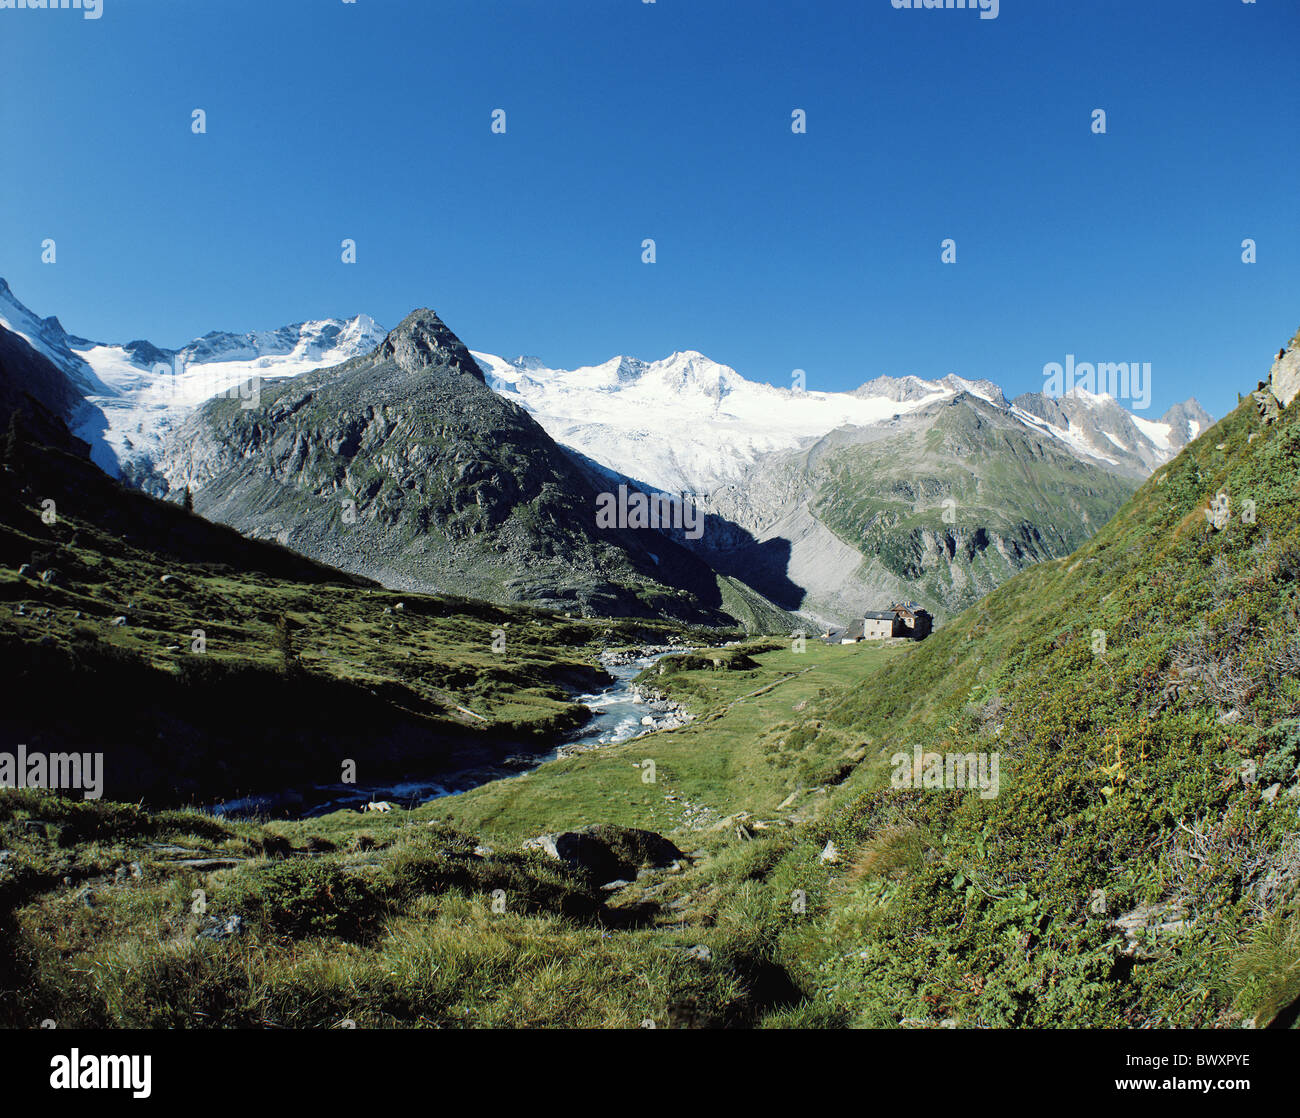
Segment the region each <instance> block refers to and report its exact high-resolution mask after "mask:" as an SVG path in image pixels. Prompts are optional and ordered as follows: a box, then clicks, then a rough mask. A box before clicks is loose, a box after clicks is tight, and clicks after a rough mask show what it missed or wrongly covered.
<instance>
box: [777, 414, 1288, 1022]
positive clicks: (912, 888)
mask: <svg viewBox="0 0 1300 1118" xmlns="http://www.w3.org/2000/svg"><path fill="white" fill-rule="evenodd" d="M1292 412H1294V409H1292ZM1297 478H1300V423H1297V417H1296V415H1295V414H1288V415H1286V416H1285V418H1284V419H1283V421H1282V422H1281V423H1280V424H1279V425H1278V426H1277V427H1274V428H1271V429H1267V430H1265V429H1262V428H1261V427H1260V426H1259V424H1258V422H1257V419H1256V417H1255V414H1254V411H1253V409H1252V408H1251V407H1250V406H1249V404H1247V405H1244V406H1242V407H1241V408H1239V409H1238V410H1237V411H1236V412H1235V413H1234V414H1232V415H1231V416H1229V417H1227V418H1226V419H1225V420H1224V421H1223V422H1221V423H1219V424H1218V425H1216V426H1215V427H1214V428H1213V429H1212V430H1211V431H1209V432H1207V433H1206V434H1204V435H1203V436H1201V438H1199V439H1198V440H1197V441H1196V442H1195V443H1194V444H1193V445H1192V446H1190V447H1189V448H1188V449H1187V450H1186V451H1185V452H1184V453H1183V454H1181V455H1180V456H1179V457H1178V458H1177V459H1176V460H1175V461H1174V462H1173V463H1171V464H1170V465H1168V466H1167V467H1165V468H1163V469H1162V470H1160V471H1159V472H1157V474H1156V475H1155V476H1154V477H1153V478H1152V479H1151V480H1150V481H1149V482H1148V483H1147V484H1146V485H1144V486H1143V487H1142V489H1141V490H1140V491H1139V492H1138V493H1137V494H1136V496H1135V497H1134V498H1133V500H1132V501H1131V502H1130V503H1129V504H1128V505H1127V506H1126V507H1125V508H1124V509H1123V510H1122V511H1121V513H1120V514H1119V515H1118V516H1116V518H1115V519H1114V520H1113V521H1111V522H1110V523H1109V524H1108V525H1107V526H1106V527H1105V528H1104V529H1102V531H1101V532H1099V533H1098V535H1097V536H1096V537H1095V538H1094V539H1092V540H1091V541H1090V542H1089V543H1087V544H1085V545H1084V546H1083V547H1082V548H1080V549H1079V550H1078V551H1077V552H1076V553H1075V554H1074V555H1072V556H1070V558H1069V559H1067V560H1060V561H1056V562H1052V563H1046V564H1043V565H1041V566H1038V567H1035V568H1033V569H1031V570H1028V571H1026V572H1024V573H1023V574H1021V575H1019V576H1018V577H1017V578H1015V579H1013V580H1012V581H1011V582H1009V583H1008V584H1007V585H1006V586H1004V587H1002V588H1000V589H999V590H997V591H995V592H994V593H992V594H990V595H989V596H988V597H986V598H985V599H983V600H982V601H981V602H980V603H979V605H978V606H976V607H974V608H972V609H970V610H968V611H967V612H966V613H964V614H962V615H961V616H960V617H958V618H957V619H956V620H955V621H953V622H952V623H951V624H949V625H947V626H945V627H944V628H943V629H941V630H940V631H939V632H938V633H937V634H936V635H935V636H934V637H932V638H931V639H930V640H928V641H926V642H925V643H924V644H923V645H922V646H920V647H919V648H917V649H916V650H915V652H914V653H913V654H912V655H910V656H908V657H907V658H906V659H901V660H899V661H898V662H896V663H891V664H888V665H885V666H884V667H883V668H882V669H881V670H880V671H879V672H878V673H876V674H875V675H874V676H873V678H872V679H871V681H870V686H869V687H864V688H857V689H851V690H847V691H845V692H843V693H841V694H840V695H838V696H836V697H835V698H833V699H830V700H829V701H827V702H824V703H822V704H820V705H819V707H818V709H817V711H816V716H817V717H818V718H819V719H820V720H822V722H823V724H824V726H825V731H824V732H830V733H834V734H836V735H842V734H846V733H847V734H851V735H857V736H858V737H859V738H860V740H862V741H863V742H866V743H870V745H871V754H870V756H869V758H868V759H867V761H866V762H864V764H863V765H862V766H860V767H859V769H858V770H857V772H855V773H854V775H853V777H852V778H851V780H850V781H849V782H847V784H846V787H845V788H843V789H842V790H840V792H839V793H838V794H837V800H836V808H835V810H834V811H833V812H832V813H830V814H828V815H827V816H826V817H824V818H823V819H822V820H821V821H819V822H818V823H817V824H816V825H815V826H813V827H811V828H810V829H809V830H808V831H807V832H806V833H804V834H802V835H800V836H799V837H798V839H797V840H796V841H794V842H792V843H791V845H790V846H789V848H788V849H787V850H785V851H783V853H782V855H781V858H780V860H779V861H778V863H777V866H776V868H775V869H774V870H773V871H772V873H771V874H770V875H767V877H766V878H765V881H764V885H765V890H766V898H767V906H766V908H765V909H764V910H763V911H764V912H765V918H766V921H767V924H768V927H769V929H770V930H769V935H770V937H771V942H772V944H773V950H774V951H776V952H777V954H778V955H779V956H780V957H781V958H782V959H783V960H784V962H785V963H786V965H787V966H788V967H789V968H790V969H791V971H792V973H793V974H794V976H795V979H796V981H798V982H799V983H800V985H801V986H802V988H803V989H804V991H805V993H806V994H807V996H808V1003H807V1004H808V1006H809V1007H810V1012H811V1011H812V1010H813V1009H815V1012H816V1014H818V1015H821V1016H823V1017H825V1018H826V1019H831V1020H835V1021H839V1022H843V1023H847V1024H859V1025H891V1024H897V1023H899V1022H900V1021H915V1022H920V1023H931V1024H933V1023H938V1022H941V1021H944V1020H952V1021H956V1022H958V1023H960V1024H964V1025H975V1024H985V1025H1038V1026H1043V1025H1085V1026H1125V1025H1149V1026H1166V1027H1167V1026H1206V1025H1230V1024H1234V1023H1241V1022H1255V1023H1257V1024H1261V1025H1262V1024H1266V1023H1268V1022H1269V1021H1270V1020H1273V1019H1274V1018H1275V1017H1279V1016H1280V1017H1281V1022H1282V1023H1290V1022H1291V1021H1292V1020H1293V1018H1294V1015H1295V1004H1296V999H1297V998H1298V997H1300V916H1298V915H1297V907H1296V906H1297V885H1298V884H1300V841H1297V837H1296V836H1297V830H1298V828H1297V807H1298V806H1300V805H1298V803H1297V790H1296V777H1297V773H1296V769H1297V763H1298V762H1300V723H1298V722H1297V720H1296V715H1297V713H1300V682H1298V679H1297V677H1298V676H1300V670H1298V669H1300V635H1298V629H1297V577H1298V576H1300V515H1297V514H1298V513H1300V508H1298V507H1297ZM1220 492H1223V493H1226V494H1228V495H1229V499H1230V506H1229V507H1230V510H1231V519H1230V520H1229V521H1228V522H1227V523H1226V524H1225V525H1224V527H1223V528H1222V530H1218V531H1216V530H1212V529H1211V528H1210V526H1209V525H1208V524H1207V521H1206V517H1205V515H1204V512H1205V510H1206V508H1207V506H1208V505H1209V503H1210V501H1211V499H1212V498H1214V497H1215V495H1217V494H1219V493H1220ZM1247 501H1253V502H1254V520H1253V523H1251V522H1249V521H1250V516H1249V506H1248V505H1247V504H1246V502H1247ZM1243 513H1246V517H1245V519H1243V515H1242V514H1243ZM1100 633H1104V636H1105V645H1104V651H1102V650H1101V644H1100V641H1099V639H1098V638H1099V634H1100ZM917 744H919V745H920V746H921V747H922V748H923V749H927V750H936V751H942V752H945V753H946V752H949V751H959V752H962V753H965V752H968V751H984V752H992V751H997V752H999V753H1000V756H1001V794H1000V795H999V796H997V797H996V798H994V799H981V798H979V797H978V796H976V795H972V794H965V793H960V792H948V791H941V790H926V789H922V790H919V791H913V790H908V789H903V790H897V789H893V788H891V787H890V786H889V780H890V775H891V771H892V770H891V763H890V757H891V755H892V754H893V753H894V752H895V751H896V750H903V751H906V752H910V751H911V750H912V748H913V746H914V745H917ZM1252 767H1253V779H1251V778H1252ZM828 841H829V842H834V844H835V846H836V847H837V848H838V850H840V851H842V852H843V858H842V860H841V861H840V862H838V863H837V864H836V866H835V867H834V868H832V869H831V870H830V871H829V872H828V871H826V870H824V869H822V868H820V867H818V866H817V862H816V857H817V853H818V852H819V851H820V850H822V849H823V848H824V846H825V844H826V843H827V842H828ZM793 887H801V888H806V889H807V890H808V892H809V897H810V900H809V908H810V914H809V918H807V919H803V918H794V917H793V916H791V915H790V914H788V913H785V912H783V911H782V908H783V906H782V904H781V902H782V900H783V898H784V896H785V895H786V894H787V892H788V889H790V888H793ZM784 907H788V906H784ZM1288 1007H1289V1009H1288Z"/></svg>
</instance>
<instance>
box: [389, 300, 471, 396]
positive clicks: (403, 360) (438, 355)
mask: <svg viewBox="0 0 1300 1118" xmlns="http://www.w3.org/2000/svg"><path fill="white" fill-rule="evenodd" d="M375 358H376V359H377V360H379V361H392V362H393V363H394V364H396V365H397V366H398V368H400V369H402V370H403V371H404V372H408V373H415V372H419V371H420V370H421V369H427V368H431V367H436V366H439V365H451V366H453V367H455V368H458V369H459V370H460V371H461V372H463V373H468V374H469V375H470V376H472V377H474V378H475V379H477V380H480V381H483V382H484V383H487V382H486V381H485V380H484V377H483V371H482V370H481V369H480V368H479V367H478V363H477V362H476V361H475V360H474V358H473V357H471V356H470V353H469V350H468V349H466V348H465V344H464V342H462V341H461V340H460V339H459V338H458V337H456V335H455V334H453V333H452V332H451V331H450V330H449V329H448V328H447V326H446V324H445V323H444V322H443V321H442V319H440V318H439V317H438V316H437V315H436V314H434V313H433V311H431V310H429V308H428V307H421V308H420V309H419V310H414V311H412V312H411V313H410V314H408V315H407V316H406V317H405V318H404V319H402V321H401V322H400V323H399V324H398V325H397V326H396V327H394V328H393V329H392V330H390V331H389V332H388V336H387V337H386V338H384V340H383V342H381V343H380V345H379V347H378V348H377V349H376V350H375Z"/></svg>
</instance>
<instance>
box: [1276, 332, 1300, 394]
mask: <svg viewBox="0 0 1300 1118" xmlns="http://www.w3.org/2000/svg"><path fill="white" fill-rule="evenodd" d="M1268 379H1269V383H1270V385H1272V389H1273V395H1274V396H1276V397H1277V401H1278V403H1279V404H1281V405H1282V406H1283V407H1284V408H1288V407H1290V406H1291V402H1292V401H1293V400H1294V399H1295V398H1296V395H1297V394H1300V334H1297V335H1296V336H1295V337H1294V338H1292V339H1291V344H1290V346H1289V347H1287V348H1285V349H1284V350H1283V351H1282V352H1281V353H1280V354H1279V355H1278V358H1277V360H1276V361H1274V362H1273V368H1272V370H1270V372H1269V375H1268Z"/></svg>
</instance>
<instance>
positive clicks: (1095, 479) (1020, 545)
mask: <svg viewBox="0 0 1300 1118" xmlns="http://www.w3.org/2000/svg"><path fill="white" fill-rule="evenodd" d="M1049 443H1050V440H1048V439H1047V438H1046V437H1045V436H1044V437H1042V438H1035V437H1033V436H1031V435H1030V434H1029V433H1027V432H1026V431H1025V430H1024V429H1023V428H1021V427H1020V426H1019V425H1017V424H1014V423H1011V422H1009V421H1008V420H1006V419H1005V417H1003V416H1001V415H999V414H998V413H997V412H995V411H994V410H993V409H991V408H984V407H982V406H981V405H980V404H977V403H971V404H970V405H969V406H966V407H956V406H947V407H943V408H941V409H940V410H939V413H938V415H937V416H936V417H935V418H934V420H933V422H932V423H931V425H930V426H929V428H928V429H926V430H925V431H924V432H923V433H922V432H921V431H918V430H910V431H907V432H906V433H904V434H900V435H895V436H891V437H886V438H874V439H871V440H869V441H866V442H862V443H859V444H856V445H854V444H850V445H846V446H842V447H839V448H838V449H833V450H830V451H828V452H827V454H826V456H825V458H824V459H823V460H822V462H821V463H820V465H819V471H818V487H817V492H816V496H815V499H814V503H813V511H814V512H815V513H816V515H817V516H818V518H819V519H821V520H822V522H823V523H825V524H826V526H827V527H829V528H830V529H831V530H832V531H833V532H834V533H835V534H836V535H837V536H839V537H840V539H842V540H844V541H845V542H846V543H848V544H850V545H851V546H853V547H854V548H856V549H858V550H859V551H861V552H862V554H863V555H864V556H866V557H867V559H868V562H871V563H878V564H879V565H880V567H881V568H883V569H884V570H885V571H887V572H888V573H889V574H891V575H894V576H896V577H897V578H899V579H902V580H903V582H904V583H906V584H907V585H908V586H910V587H911V588H912V591H911V594H910V596H912V597H915V598H917V599H918V600H920V601H923V602H925V603H926V604H927V605H929V606H930V607H931V608H932V609H934V610H937V611H938V614H939V615H940V616H945V615H947V614H949V613H955V612H958V611H960V610H961V609H963V608H965V607H966V606H968V605H970V604H971V603H972V602H974V601H976V600H977V599H979V598H980V597H981V596H982V595H983V594H985V593H987V592H988V591H989V590H991V589H993V588H994V587H996V586H999V585H1001V584H1002V583H1003V582H1005V581H1006V580H1007V579H1009V578H1010V577H1012V576H1013V575H1015V574H1016V573H1017V572H1018V571H1021V570H1023V569H1024V568H1025V567H1027V566H1030V565H1031V564H1034V563H1037V562H1041V561H1043V560H1044V559H1051V558H1054V557H1056V556H1060V555H1064V554H1068V553H1069V552H1070V551H1072V550H1074V548H1076V547H1078V546H1079V545H1080V544H1081V543H1083V542H1084V541H1085V540H1086V539H1088V537H1089V536H1091V535H1092V534H1093V533H1094V532H1095V531H1096V530H1097V529H1098V528H1099V527H1101V525H1103V524H1104V523H1105V522H1106V521H1107V520H1109V519H1110V517H1111V516H1112V515H1113V514H1114V512H1115V511H1116V510H1117V509H1118V508H1119V507H1120V506H1121V505H1122V504H1123V503H1124V501H1125V500H1126V499H1127V497H1128V496H1129V495H1130V494H1131V493H1132V491H1133V489H1134V487H1135V486H1134V483H1133V482H1131V481H1130V480H1129V479H1127V478H1123V477H1119V476H1116V475H1114V474H1110V473H1108V472H1106V471H1104V470H1102V469H1099V468H1098V467H1096V466H1090V465H1086V464H1085V463H1083V462H1081V461H1080V460H1079V459H1077V458H1075V457H1073V456H1072V455H1070V454H1068V453H1066V452H1065V451H1063V450H1060V449H1058V448H1056V447H1053V446H1051V445H1049ZM945 502H947V504H945Z"/></svg>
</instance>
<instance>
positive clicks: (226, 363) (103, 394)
mask: <svg viewBox="0 0 1300 1118" xmlns="http://www.w3.org/2000/svg"><path fill="white" fill-rule="evenodd" d="M386 333H387V331H385V330H384V328H383V327H382V326H380V325H379V324H378V323H376V322H375V320H374V319H373V318H371V317H370V316H369V315H365V314H362V315H356V316H355V317H353V318H348V319H338V318H325V319H319V320H316V321H312V322H299V323H295V324H293V325H291V326H282V327H281V328H280V329H278V330H259V331H252V332H249V333H245V334H232V333H229V332H224V331H213V332H211V333H209V334H205V335H204V336H203V337H202V338H196V339H195V340H194V341H192V342H190V343H189V344H188V345H185V346H183V347H182V348H180V349H178V350H171V349H161V348H159V347H158V346H155V345H153V344H152V343H150V342H147V341H140V340H137V341H132V342H128V343H126V344H125V345H104V344H99V343H95V342H87V341H85V340H84V339H73V347H72V349H71V351H70V352H71V353H72V355H73V356H74V357H75V359H76V360H78V361H79V362H81V363H82V364H83V365H84V366H85V367H86V368H87V369H88V370H92V371H93V376H94V382H95V383H94V385H93V386H91V387H90V388H89V389H88V390H86V392H85V394H86V407H85V408H84V409H83V411H82V413H81V414H80V415H79V416H77V417H75V418H74V424H75V433H76V434H77V435H78V437H80V438H82V439H85V440H86V441H87V442H88V443H90V446H91V457H92V458H93V459H94V460H95V461H96V462H97V463H98V464H99V465H100V466H101V467H103V468H104V469H105V470H106V471H107V472H108V473H110V474H112V475H113V476H118V475H120V474H121V473H123V472H126V473H130V474H132V475H135V476H137V477H139V476H144V475H147V474H148V472H149V470H150V469H151V468H152V466H153V463H154V462H156V461H157V460H158V457H159V454H160V452H161V450H162V444H163V441H164V440H165V438H166V436H167V434H168V433H169V432H170V431H171V430H172V429H173V428H174V427H175V426H176V425H177V424H178V423H179V422H180V421H181V420H182V419H183V418H184V417H185V416H186V415H188V414H189V413H190V412H191V411H192V410H193V409H194V408H196V407H198V405H199V404H201V403H203V402H204V401H205V400H210V399H211V398H212V397H214V396H218V395H222V394H225V393H230V392H232V391H234V390H236V389H238V388H239V386H240V385H245V386H247V385H249V384H250V383H253V382H254V381H255V380H256V381H258V382H260V381H267V380H273V379H280V378H283V377H294V376H298V375H299V374H300V373H305V372H309V371H311V370H313V369H322V368H328V367H329V366H332V365H340V364H342V363H343V362H344V361H348V360H351V359H352V358H353V357H360V356H362V355H363V354H367V353H369V352H371V351H372V350H373V349H374V348H375V346H377V345H378V344H379V343H380V342H382V341H383V340H384V336H385V334H386Z"/></svg>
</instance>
